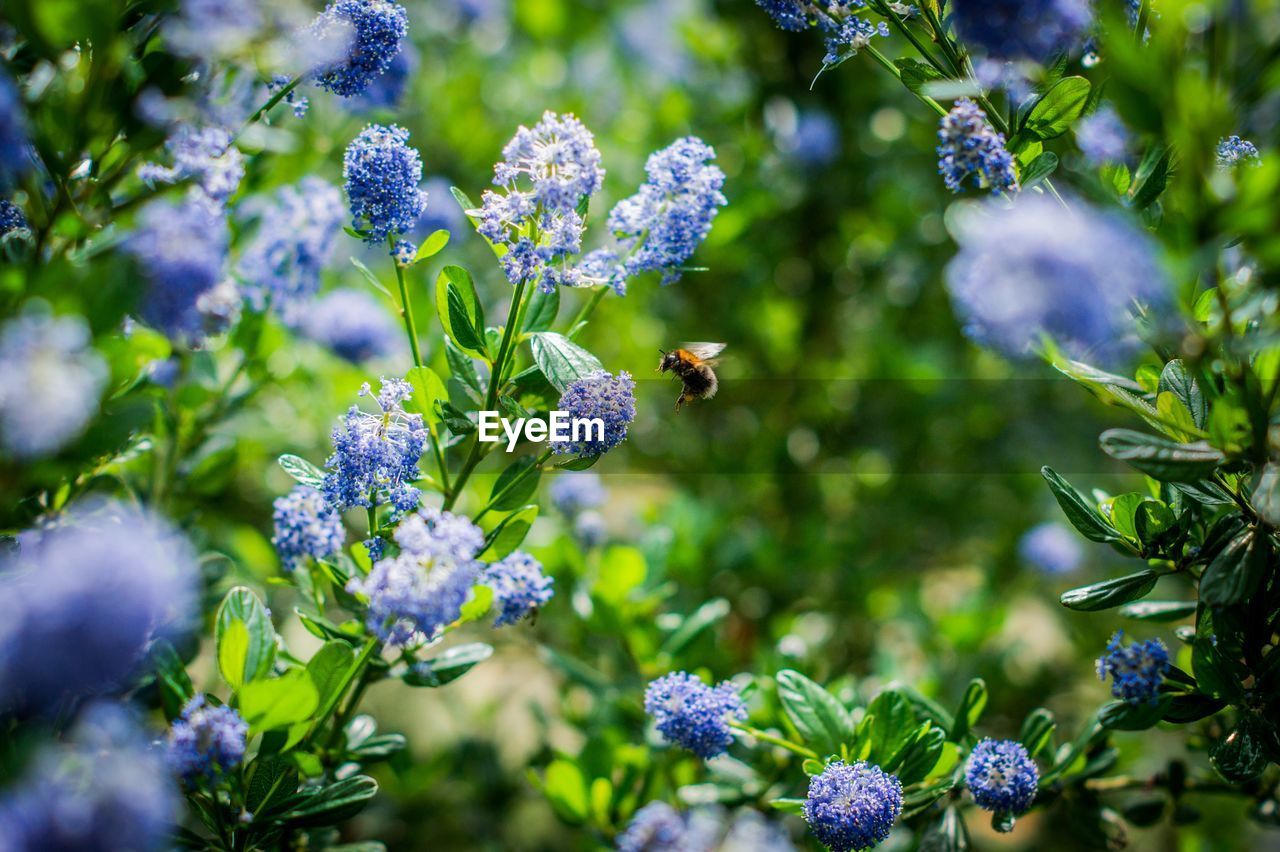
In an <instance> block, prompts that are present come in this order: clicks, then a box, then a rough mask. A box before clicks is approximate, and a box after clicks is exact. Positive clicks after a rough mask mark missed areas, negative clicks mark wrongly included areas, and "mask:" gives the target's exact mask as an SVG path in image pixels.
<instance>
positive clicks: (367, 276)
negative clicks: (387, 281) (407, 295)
mask: <svg viewBox="0 0 1280 852" xmlns="http://www.w3.org/2000/svg"><path fill="white" fill-rule="evenodd" d="M351 265H352V266H354V267H355V268H356V269H359V270H360V274H361V275H363V276H364V280H366V281H368V282H369V283H370V284H372V285H373V288H374V289H375V290H378V291H380V292H381V293H382V294H383V295H385V296H386V297H387V298H389V299H392V298H394V297H393V296H392V295H391V291H390V290H388V289H387V288H386V287H384V286H383V284H382V282H381V281H379V280H378V276H376V275H374V274H373V270H372V269H370V268H369V267H367V266H365V265H364V264H363V263H361V262H360V260H359V259H358V258H354V257H353V258H351Z"/></svg>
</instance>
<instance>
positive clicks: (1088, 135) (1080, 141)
mask: <svg viewBox="0 0 1280 852" xmlns="http://www.w3.org/2000/svg"><path fill="white" fill-rule="evenodd" d="M1076 144H1077V145H1079V146H1080V153H1082V154H1084V158H1085V159H1086V160H1087V161H1089V163H1091V164H1092V165H1095V166H1100V165H1103V164H1105V163H1119V162H1122V161H1123V160H1124V159H1125V157H1127V156H1128V154H1129V131H1128V130H1126V129H1125V126H1124V122H1122V121H1121V120H1120V116H1119V115H1118V114H1116V111H1115V110H1114V109H1112V108H1111V107H1110V106H1103V107H1101V108H1100V109H1098V110H1097V111H1096V112H1094V113H1092V114H1090V115H1088V116H1086V117H1085V118H1084V119H1083V120H1082V121H1081V122H1080V123H1079V124H1078V125H1076Z"/></svg>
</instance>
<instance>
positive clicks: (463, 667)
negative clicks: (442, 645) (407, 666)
mask: <svg viewBox="0 0 1280 852" xmlns="http://www.w3.org/2000/svg"><path fill="white" fill-rule="evenodd" d="M492 656H493V646H492V645H489V644H487V643H484V642H472V643H469V644H466V645H457V646H455V647H453V648H450V649H448V650H447V651H444V652H443V653H441V654H438V655H436V656H435V657H432V658H431V659H429V660H424V661H423V662H421V663H418V664H417V665H416V666H414V667H413V668H412V669H411V670H410V671H408V672H406V673H405V674H404V676H403V677H402V678H401V679H402V680H403V681H404V682H405V683H407V684H408V685H409V686H426V687H440V686H444V685H445V684H446V683H452V682H453V681H455V680H457V679H458V678H460V677H462V676H463V675H464V674H466V673H467V672H469V671H471V669H472V668H474V667H475V666H477V665H478V664H480V663H483V662H484V661H485V660H487V659H489V658H490V657H492Z"/></svg>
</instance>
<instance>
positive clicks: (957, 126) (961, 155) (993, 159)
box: [938, 98, 1018, 192]
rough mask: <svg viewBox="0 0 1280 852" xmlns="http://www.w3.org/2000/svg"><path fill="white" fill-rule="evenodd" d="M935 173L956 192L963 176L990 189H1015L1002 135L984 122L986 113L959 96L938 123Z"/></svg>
mask: <svg viewBox="0 0 1280 852" xmlns="http://www.w3.org/2000/svg"><path fill="white" fill-rule="evenodd" d="M938 173H939V174H941V175H942V180H943V182H944V183H945V184H946V186H947V189H949V190H951V191H952V192H959V191H960V190H961V189H962V188H963V186H964V181H965V179H966V178H972V183H973V185H974V186H975V187H978V188H982V189H990V190H991V191H992V192H1002V191H1009V192H1017V190H1018V175H1017V172H1016V171H1015V170H1014V167H1013V155H1012V154H1010V153H1009V152H1008V150H1007V149H1006V148H1005V147H1004V136H1003V135H1002V134H1000V133H996V132H995V131H994V130H992V129H991V126H990V125H989V124H987V114H986V113H985V112H983V111H982V109H981V108H980V107H979V106H978V105H977V104H975V103H974V102H973V101H971V100H969V99H968V98H960V99H959V100H957V101H956V102H955V105H954V106H953V107H952V108H951V111H950V112H948V113H947V114H946V115H944V116H943V117H942V121H941V123H940V124H939V126H938Z"/></svg>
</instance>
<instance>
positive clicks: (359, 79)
mask: <svg viewBox="0 0 1280 852" xmlns="http://www.w3.org/2000/svg"><path fill="white" fill-rule="evenodd" d="M408 32H409V13H408V12H406V11H405V8H404V7H403V6H401V5H400V4H399V3H392V2H390V0H334V2H332V3H330V4H329V5H328V6H326V7H325V10H324V11H323V12H321V13H320V15H319V16H317V18H316V20H315V21H314V22H313V23H312V24H311V29H310V33H309V35H310V37H311V38H312V39H314V40H316V41H325V40H327V39H331V38H333V37H334V35H335V33H338V34H341V35H342V36H343V37H345V38H347V39H348V45H347V51H346V55H345V56H344V57H343V58H342V59H341V60H340V61H338V62H336V63H331V64H326V65H325V66H323V67H321V68H318V69H316V71H315V74H316V84H317V85H318V86H320V87H321V88H322V89H326V90H328V91H330V92H333V93H334V94H335V95H341V96H342V97H344V98H349V97H352V96H353V95H358V94H360V93H362V92H364V91H365V89H367V88H368V87H369V84H370V83H371V82H373V81H374V80H375V79H377V78H378V77H380V76H382V74H383V73H385V72H386V70H387V69H388V68H389V67H390V66H391V62H392V60H393V59H394V58H395V56H396V54H397V53H399V52H400V40H401V39H403V38H404V37H405V35H406V34H408Z"/></svg>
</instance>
